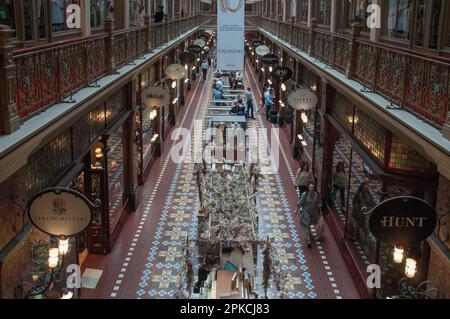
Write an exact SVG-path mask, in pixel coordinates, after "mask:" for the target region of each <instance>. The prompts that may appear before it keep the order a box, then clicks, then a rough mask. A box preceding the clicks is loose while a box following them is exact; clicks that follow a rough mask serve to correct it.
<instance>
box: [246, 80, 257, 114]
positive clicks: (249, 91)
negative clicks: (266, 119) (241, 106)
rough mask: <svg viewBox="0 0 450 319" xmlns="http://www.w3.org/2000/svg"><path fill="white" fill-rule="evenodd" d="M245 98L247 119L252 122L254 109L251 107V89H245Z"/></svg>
mask: <svg viewBox="0 0 450 319" xmlns="http://www.w3.org/2000/svg"><path fill="white" fill-rule="evenodd" d="M245 97H246V99H247V117H250V118H251V119H252V120H254V119H255V114H254V112H255V111H254V107H253V93H252V89H251V88H247V92H246V93H245Z"/></svg>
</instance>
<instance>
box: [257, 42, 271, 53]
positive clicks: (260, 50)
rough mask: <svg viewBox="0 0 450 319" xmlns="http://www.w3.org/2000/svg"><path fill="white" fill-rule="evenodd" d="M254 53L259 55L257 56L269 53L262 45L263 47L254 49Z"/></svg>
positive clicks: (266, 47)
mask: <svg viewBox="0 0 450 319" xmlns="http://www.w3.org/2000/svg"><path fill="white" fill-rule="evenodd" d="M255 51H256V54H257V55H259V56H265V55H267V54H269V53H270V49H269V47H268V46H267V45H264V44H263V45H259V46H258V47H256V49H255Z"/></svg>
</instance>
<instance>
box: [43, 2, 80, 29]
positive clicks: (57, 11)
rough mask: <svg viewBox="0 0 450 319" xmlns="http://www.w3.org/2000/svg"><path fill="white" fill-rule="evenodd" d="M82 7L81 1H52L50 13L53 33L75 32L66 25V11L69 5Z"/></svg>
mask: <svg viewBox="0 0 450 319" xmlns="http://www.w3.org/2000/svg"><path fill="white" fill-rule="evenodd" d="M71 4H76V5H80V1H79V0H52V1H51V2H50V12H51V21H52V32H62V31H68V30H73V29H69V28H68V27H67V24H66V18H67V14H66V10H67V8H68V6H69V5H71Z"/></svg>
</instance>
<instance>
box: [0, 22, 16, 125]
mask: <svg viewBox="0 0 450 319" xmlns="http://www.w3.org/2000/svg"><path fill="white" fill-rule="evenodd" d="M13 32H14V31H13V30H11V29H10V28H9V27H7V26H5V25H0V78H1V79H2V80H1V81H0V133H5V134H11V133H12V132H14V131H17V130H18V129H19V128H20V120H19V115H18V111H17V105H16V94H17V93H16V81H17V79H16V66H15V64H14V60H13V56H12V52H13V50H14V49H15V46H14V44H13V42H12V39H11V35H12V34H13Z"/></svg>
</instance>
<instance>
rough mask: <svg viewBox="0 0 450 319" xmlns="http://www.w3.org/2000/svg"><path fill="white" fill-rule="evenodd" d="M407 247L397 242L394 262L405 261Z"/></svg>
mask: <svg viewBox="0 0 450 319" xmlns="http://www.w3.org/2000/svg"><path fill="white" fill-rule="evenodd" d="M404 252H405V248H404V246H403V245H402V244H397V245H395V247H394V262H395V263H396V264H401V263H402V262H403V257H404Z"/></svg>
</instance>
